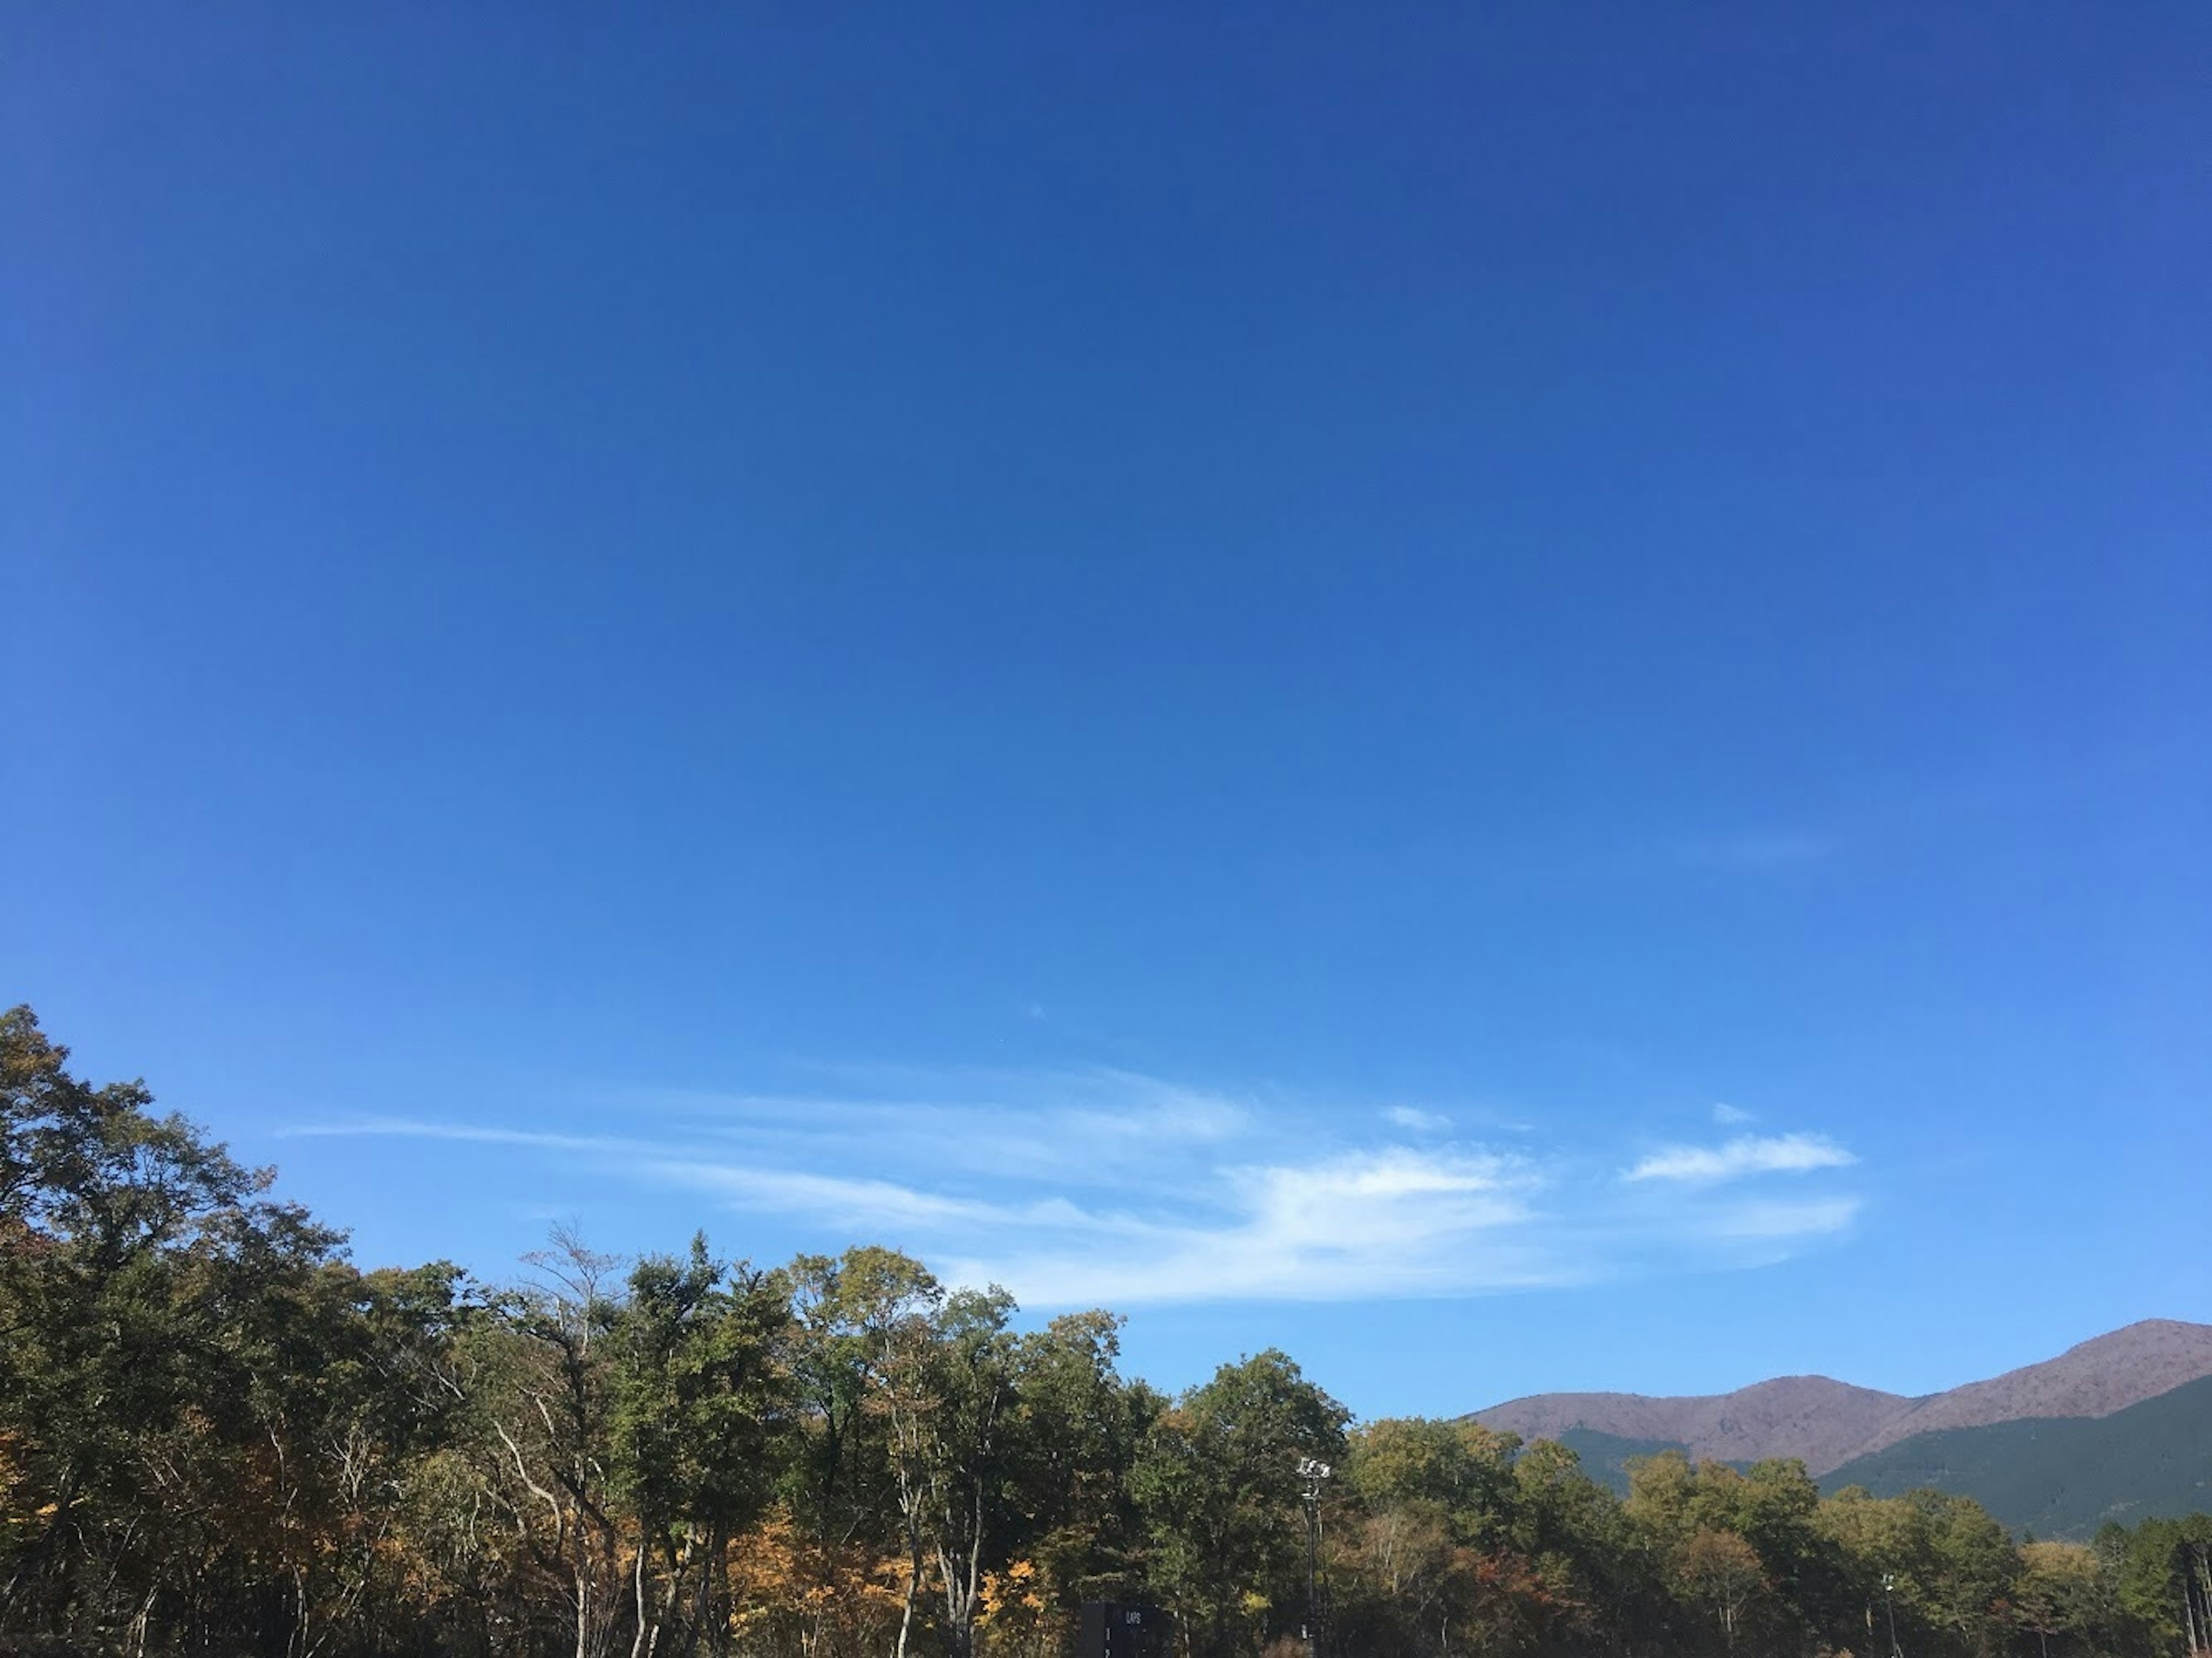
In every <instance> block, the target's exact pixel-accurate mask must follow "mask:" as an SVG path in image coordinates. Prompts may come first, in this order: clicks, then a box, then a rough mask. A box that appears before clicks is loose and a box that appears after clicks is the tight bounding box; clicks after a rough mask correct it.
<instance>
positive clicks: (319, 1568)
mask: <svg viewBox="0 0 2212 1658" xmlns="http://www.w3.org/2000/svg"><path fill="white" fill-rule="evenodd" d="M67 1060H68V1053H67V1050H66V1049H64V1048H60V1047H58V1046H57V1045H56V1044H54V1043H53V1042H51V1041H50V1040H49V1039H48V1038H47V1037H46V1035H45V1034H44V1033H43V1032H42V1031H41V1030H40V1028H39V1025H38V1023H37V1022H36V1020H35V1019H34V1018H33V1016H32V1014H31V1012H30V1011H29V1010H28V1009H27V1008H20V1007H19V1008H16V1009H15V1010H14V1011H10V1012H9V1013H7V1014H5V1015H4V1016H0V1112H4V1118H5V1139H4V1144H0V1333H4V1339H0V1650H5V1651H8V1652H20V1653H56V1654H58V1653H132V1654H141V1653H144V1654H153V1653H225V1654H229V1653H268V1654H285V1655H307V1654H331V1655H368V1654H423V1655H431V1654H454V1655H462V1654H470V1655H474V1654H483V1655H491V1654H502V1655H504V1654H514V1655H526V1654H530V1655H534V1654H541V1653H542V1654H549V1655H550V1654H556V1653H558V1654H574V1655H576V1658H601V1655H611V1654H615V1653H628V1654H630V1655H634V1658H635V1655H643V1654H647V1653H652V1654H744V1655H760V1658H769V1655H775V1658H783V1655H792V1658H848V1655H851V1658H860V1655H869V1658H878V1655H888V1658H905V1655H907V1654H909V1653H914V1654H943V1655H945V1658H974V1655H981V1654H988V1655H994V1658H998V1655H1004V1658H1043V1655H1059V1654H1061V1653H1064V1652H1066V1651H1068V1650H1069V1649H1070V1647H1071V1645H1072V1642H1073V1634H1074V1630H1075V1624H1076V1619H1075V1608H1076V1606H1077V1605H1078V1604H1079V1602H1080V1601H1082V1600H1086V1599H1099V1598H1117V1599H1128V1600H1146V1601H1151V1602H1155V1603H1158V1605H1160V1606H1164V1607H1166V1608H1168V1609H1169V1610H1170V1612H1172V1613H1173V1614H1174V1616H1175V1619H1176V1634H1177V1640H1178V1643H1179V1644H1180V1645H1181V1647H1182V1650H1183V1652H1184V1653H1185V1655H1186V1658H1232V1655H1248V1654H1261V1653H1268V1652H1271V1651H1282V1652H1289V1651H1295V1650H1299V1649H1301V1646H1302V1643H1300V1642H1299V1640H1298V1632H1299V1631H1300V1630H1301V1628H1302V1627H1303V1626H1304V1623H1305V1619H1306V1603H1307V1594H1308V1579H1307V1551H1308V1547H1309V1544H1310V1542H1311V1543H1313V1544H1314V1545H1315V1546H1316V1558H1317V1561H1318V1573H1317V1584H1318V1597H1319V1600H1320V1602H1321V1612H1322V1615H1321V1619H1320V1623H1319V1631H1320V1633H1319V1644H1320V1647H1321V1649H1322V1651H1324V1652H1326V1653H1328V1654H1332V1655H1344V1658H1350V1655H1368V1654H1373V1655H1407V1658H1413V1655H1424V1658H1426V1655H1435V1658H1443V1655H1448V1654H1474V1653H1481V1654H1486V1655H1491V1654H1497V1655H1514V1654H1527V1655H1542V1654H1562V1655H1564V1654H1611V1655H1619V1658H1666V1655H1685V1658H1687V1655H1703V1654H1728V1655H1733V1654H1735V1653H1738V1652H1741V1653H1744V1654H1760V1655H1767V1654H1793V1655H1796V1654H1802V1655H1808V1658H1810V1655H1819V1654H1834V1655H1841V1654H1844V1653H1851V1654H1855V1655H1861V1658H1863V1655H1868V1654H1875V1655H1888V1654H1890V1653H1892V1652H1893V1651H1901V1652H1903V1653H1905V1654H1909V1655H1912V1658H1921V1655H1930V1658H1936V1655H1942V1658H1996V1655H2001V1654H2019V1655H2034V1658H2077V1655H2083V1658H2086V1655H2091V1654H2112V1655H2123V1654H2124V1655H2143V1658H2151V1655H2175V1658H2179V1655H2182V1654H2185V1653H2186V1652H2189V1651H2191V1650H2198V1649H2212V1516H2206V1515H2197V1516H2195V1517H2193V1518H2191V1519H2189V1520H2185V1521H2145V1522H2143V1523H2142V1525H2140V1526H2138V1527H2135V1528H2133V1529H2132V1530H2128V1529H2123V1528H2121V1527H2107V1528H2106V1530H2105V1531H2104V1532H2103V1533H2100V1535H2099V1536H2098V1538H2097V1539H2096V1540H2095V1541H2094V1543H2093V1544H2090V1545H2082V1544H2072V1543H2061V1542H2051V1541H2035V1540H2015V1539H2014V1538H2011V1537H2009V1536H2008V1535H2007V1534H2006V1533H2005V1532H2004V1531H2003V1530H2002V1527H1999V1526H1998V1525H1997V1524H1996V1521H1993V1520H1991V1519H1990V1516H1989V1515H1987V1514H1985V1513H1984V1512H1983V1511H1982V1510H1981V1509H1979V1508H1978V1507H1977V1506H1976V1505H1975V1504H1974V1503H1972V1502H1971V1501H1967V1500H1966V1499H1963V1498H1960V1497H1947V1496H1943V1495H1940V1494H1937V1493H1934V1492H1919V1493H1915V1494H1912V1495H1908V1496H1904V1497H1891V1498H1875V1497H1869V1496H1867V1495H1866V1494H1865V1493H1864V1492H1863V1491H1855V1490H1854V1491H1844V1492H1843V1493H1841V1494H1840V1495H1838V1496H1837V1497H1832V1498H1829V1499H1826V1500H1824V1499H1822V1498H1821V1497H1820V1495H1819V1493H1818V1491H1816V1489H1815V1487H1814V1484H1813V1482H1812V1481H1811V1480H1810V1479H1808V1477H1807V1475H1806V1473H1805V1471H1804V1469H1803V1467H1802V1466H1800V1465H1799V1464H1796V1463H1795V1462H1781V1461H1775V1462H1765V1463H1761V1464H1759V1465H1758V1466H1756V1467H1752V1468H1751V1469H1749V1470H1748V1471H1747V1472H1743V1471H1738V1470H1736V1469H1733V1468H1730V1467H1724V1466H1722V1465H1718V1464H1706V1465H1704V1466H1692V1464H1691V1463H1690V1462H1689V1461H1686V1459H1684V1458H1682V1457H1681V1456H1680V1455H1666V1456H1658V1457H1653V1458H1650V1459H1648V1460H1645V1461H1640V1462H1638V1464H1636V1465H1635V1467H1633V1469H1632V1479H1631V1485H1630V1491H1629V1494H1628V1496H1627V1497H1626V1499H1625V1500H1624V1499H1622V1498H1620V1497H1616V1496H1614V1495H1613V1493H1612V1492H1610V1491H1607V1490H1606V1489H1604V1488H1603V1487H1602V1486H1601V1485H1598V1484H1596V1483H1595V1482H1594V1481H1593V1480H1592V1479H1589V1477H1588V1476H1587V1475H1586V1474H1585V1473H1584V1472H1583V1468H1582V1467H1581V1466H1580V1464H1579V1463H1578V1462H1577V1459H1576V1457H1575V1456H1574V1455H1573V1453H1572V1452H1571V1451H1568V1450H1566V1449H1565V1448H1562V1447H1560V1446H1559V1445H1557V1444H1555V1443H1552V1442H1542V1441H1540V1442H1535V1443H1532V1444H1527V1445H1524V1444H1522V1443H1521V1442H1519V1441H1517V1440H1516V1439H1515V1438H1513V1437H1512V1436H1510V1435H1502V1434H1497V1433H1492V1432H1491V1431H1489V1430H1486V1429H1483V1428H1481V1427H1480V1426H1477V1425H1475V1424H1473V1423H1469V1422H1451V1421H1428V1420H1391V1421H1376V1422H1367V1423H1354V1422H1353V1421H1352V1418H1351V1416H1350V1413H1349V1412H1347V1411H1346V1409H1345V1408H1344V1406H1341V1405H1340V1404H1339V1403H1338V1402H1337V1401H1335V1400H1333V1399H1331V1398H1330V1397H1329V1396H1328V1394H1326V1393H1324V1392H1323V1391H1322V1389H1321V1388H1317V1387H1316V1386H1315V1385H1314V1384H1313V1383H1312V1382H1310V1381H1308V1380H1307V1379H1306V1378H1305V1376H1304V1375H1302V1374H1301V1373H1300V1371H1299V1369H1298V1367H1297V1364H1296V1363H1293V1362H1292V1361H1291V1359H1290V1358H1289V1357H1286V1356H1285V1355H1284V1354H1282V1353H1279V1352H1265V1353H1261V1354H1259V1355H1257V1356H1255V1357H1247V1358H1243V1359H1241V1360H1239V1361H1237V1362H1236V1363H1227V1364H1224V1365H1223V1366H1222V1367H1221V1369H1220V1370H1218V1372H1217V1373H1216V1374H1215V1376H1213V1378H1212V1380H1211V1381H1209V1382H1206V1383H1205V1384H1204V1385H1203V1386H1200V1387H1196V1388H1192V1389H1190V1390H1189V1391H1188V1392H1187V1393H1184V1394H1182V1395H1180V1396H1178V1397H1174V1398H1170V1397H1168V1396H1166V1395H1164V1394H1161V1393H1158V1392H1157V1391H1156V1390H1154V1389H1153V1388H1149V1387H1147V1386H1146V1384H1145V1383H1144V1382H1141V1381H1137V1380H1134V1379H1133V1378H1128V1377H1125V1376H1122V1375H1121V1373H1120V1371H1119V1370H1118V1369H1117V1365H1116V1358H1117V1341H1118V1330H1119V1320H1118V1319H1116V1318H1115V1316H1114V1315H1111V1314H1109V1313H1105V1312H1090V1313H1079V1314H1073V1315H1066V1316H1063V1317H1060V1318H1056V1319H1054V1320H1053V1321H1050V1322H1049V1323H1047V1324H1045V1325H1044V1326H1042V1327H1039V1328H1024V1327H1018V1325H1017V1323H1016V1321H1015V1316H1014V1315H1015V1311H1016V1309H1015V1308H1014V1307H1013V1305H1012V1302H1011V1301H1010V1300H1009V1299H1008V1298H1007V1297H1006V1296H1005V1295H1004V1294H1003V1293H1000V1292H999V1291H972V1290H956V1289H951V1288H949V1287H948V1286H946V1285H944V1284H940V1283H939V1282H938V1280H937V1279H936V1278H933V1276H932V1275H931V1274H930V1273H929V1272H928V1271H927V1269H926V1268H925V1267H924V1266H922V1265H921V1263H919V1262H916V1261H915V1260H909V1259H908V1258H907V1257H905V1256H902V1255H900V1254H896V1253H894V1252H892V1251H890V1250H886V1249H882V1248H868V1247H861V1248H852V1249H849V1250H848V1251H846V1252H845V1253H844V1254H842V1255H838V1256H835V1257H829V1256H801V1257H800V1258H799V1259H798V1260H793V1261H791V1262H789V1263H787V1264H786V1265H783V1266H774V1267H759V1266H751V1265H749V1264H745V1263H742V1262H732V1261H728V1260H723V1259H721V1258H720V1257H719V1256H717V1255H716V1254H714V1252H713V1251H712V1250H711V1249H710V1248H709V1247H708V1243H707V1242H706V1240H705V1239H704V1238H703V1237H702V1238H701V1239H699V1240H698V1241H696V1242H695V1243H694V1244H693V1246H692V1248H691V1249H690V1253H689V1254H687V1255H685V1256H684V1257H681V1258H675V1259H670V1258H665V1257H649V1258H647V1259H645V1260H638V1261H635V1262H630V1263H623V1262H620V1261H617V1260H615V1259H614V1258H612V1257H611V1256H607V1255H604V1254H598V1253H596V1252H595V1251H594V1250H592V1248H589V1247H588V1246H587V1245H586V1243H585V1242H583V1241H581V1240H580V1239H578V1238H576V1237H574V1236H566V1235H562V1236H556V1238H555V1240H554V1242H553V1245H552V1247H551V1248H549V1249H547V1250H545V1251H544V1252H543V1253H541V1254H538V1255H537V1256H535V1257H532V1259H531V1260H529V1261H527V1262H526V1264H525V1266H526V1270H525V1271H524V1272H522V1273H520V1275H519V1277H518V1278H517V1280H516V1281H515V1282H514V1283H512V1284H483V1283H479V1282H477V1281H476V1280H475V1279H473V1278H471V1277H470V1276H469V1275H467V1274H466V1273H465V1272H462V1271H460V1270H459V1268H457V1267H455V1266H452V1265H449V1264H447V1263H444V1262H432V1263H429V1264H428V1265H424V1266H416V1267H412V1268H405V1269H391V1268H387V1269H384V1270H380V1271H374V1272H362V1271H360V1270H358V1269H357V1268H356V1267H355V1266H353V1265H352V1264H351V1263H350V1262H349V1260H347V1258H346V1256H345V1253H344V1250H343V1236H342V1235H341V1234H339V1233H338V1232H336V1231H334V1230H331V1229H330V1228H328V1227H326V1226H324V1225H321V1224H318V1223H317V1222H316V1221H315V1219H314V1218H313V1217H312V1216H310V1215H308V1214H307V1213H306V1212H304V1211H302V1210H301V1208H299V1207H298V1206H294V1205H289V1204H286V1203H283V1202H280V1201H277V1200H276V1199H273V1198H272V1197H270V1176H269V1175H268V1174H267V1173H266V1172H265V1171H254V1170H249V1169H244V1168H241V1167H240V1166H239V1165H238V1164H237V1163H235V1162H234V1161H233V1160H232V1159H231V1158H230V1157H228V1155H227V1154H226V1153H225V1151H223V1149H222V1147H221V1146H220V1145H216V1144H213V1143H212V1142H210V1140H209V1139H206V1138H205V1137H204V1135H203V1134H202V1133H200V1132H199V1131H198V1130H197V1129H196V1128H195V1127H193V1126H192V1125H191V1124H189V1123H187V1122H185V1121H182V1120H181V1119H179V1118H176V1117H173V1116H172V1117H161V1116H157V1115H155V1114H154V1113H153V1110H152V1106H153V1100H152V1096H150V1095H149V1093H148V1092H147V1090H145V1089H144V1088H143V1086H141V1085H139V1084H111V1085H108V1086H106V1087H98V1088H95V1087H94V1086H91V1085H89V1084H87V1083H85V1082H82V1081H81V1080H79V1079H78V1078H75V1077H73V1076H72V1075H71V1074H70V1072H69V1071H68V1069H67V1068H66V1067H67ZM1303 1459H1314V1460H1316V1461H1322V1462H1324V1463H1327V1464H1328V1465H1329V1466H1330V1467H1332V1468H1333V1470H1334V1477H1333V1478H1331V1479H1328V1481H1327V1482H1326V1483H1325V1484H1323V1485H1321V1487H1320V1488H1319V1489H1320V1495H1319V1498H1318V1501H1317V1502H1316V1503H1312V1504H1311V1505H1309V1502H1308V1487H1307V1485H1305V1483H1304V1481H1303V1480H1302V1479H1301V1477H1300V1473H1299V1467H1300V1463H1301V1461H1302V1460H1303Z"/></svg>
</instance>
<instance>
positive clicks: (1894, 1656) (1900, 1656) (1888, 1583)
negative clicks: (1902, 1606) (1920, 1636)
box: [1881, 1572, 1905, 1658]
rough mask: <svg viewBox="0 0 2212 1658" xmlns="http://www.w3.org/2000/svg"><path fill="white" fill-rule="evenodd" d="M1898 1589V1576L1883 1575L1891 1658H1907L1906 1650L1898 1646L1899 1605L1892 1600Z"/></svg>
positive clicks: (1882, 1594)
mask: <svg viewBox="0 0 2212 1658" xmlns="http://www.w3.org/2000/svg"><path fill="white" fill-rule="evenodd" d="M1895 1588H1897V1577H1896V1575H1895V1574H1894V1573H1892V1572H1884V1573H1882V1575H1881V1609H1882V1611H1883V1612H1885V1613H1886V1614H1887V1616H1888V1618H1889V1658H1905V1649H1904V1648H1902V1647H1900V1646H1899V1645H1898V1644H1897V1603H1896V1602H1895V1601H1894V1600H1892V1599H1890V1595H1891V1593H1892V1592H1893V1590H1894V1589H1895Z"/></svg>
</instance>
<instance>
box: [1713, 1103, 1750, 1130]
mask: <svg viewBox="0 0 2212 1658" xmlns="http://www.w3.org/2000/svg"><path fill="white" fill-rule="evenodd" d="M1713 1121H1715V1122H1717V1123H1718V1124H1720V1126H1721V1127H1723V1128H1733V1127H1735V1126H1736V1125H1737V1124H1739V1123H1747V1122H1755V1121H1758V1117H1757V1114H1755V1113H1753V1112H1749V1111H1747V1110H1745V1109H1744V1108H1742V1107H1741V1106H1740V1105H1727V1104H1720V1105H1716V1106H1714V1107H1713Z"/></svg>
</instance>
